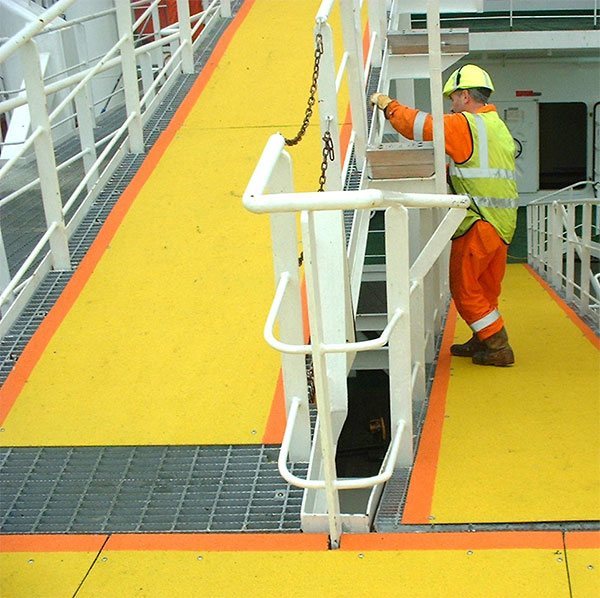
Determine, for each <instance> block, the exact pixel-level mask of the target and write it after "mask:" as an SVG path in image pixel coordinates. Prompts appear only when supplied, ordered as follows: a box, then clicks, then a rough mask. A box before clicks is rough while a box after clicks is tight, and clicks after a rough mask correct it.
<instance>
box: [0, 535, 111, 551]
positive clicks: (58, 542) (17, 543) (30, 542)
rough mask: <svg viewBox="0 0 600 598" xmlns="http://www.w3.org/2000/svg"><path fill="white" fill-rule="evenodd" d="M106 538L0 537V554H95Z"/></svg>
mask: <svg viewBox="0 0 600 598" xmlns="http://www.w3.org/2000/svg"><path fill="white" fill-rule="evenodd" d="M107 538H108V536H107V535H106V534H102V535H100V534H98V535H94V534H81V535H78V534H77V535H68V534H60V535H58V534H57V535H45V534H44V535H41V534H40V535H37V534H27V535H14V536H12V535H10V536H3V535H0V552H97V551H99V550H100V549H101V548H102V546H103V545H104V543H105V542H106V539H107Z"/></svg>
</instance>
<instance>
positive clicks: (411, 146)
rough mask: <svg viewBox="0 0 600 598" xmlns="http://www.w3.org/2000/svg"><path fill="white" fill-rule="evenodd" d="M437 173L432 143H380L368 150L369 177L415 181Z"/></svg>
mask: <svg viewBox="0 0 600 598" xmlns="http://www.w3.org/2000/svg"><path fill="white" fill-rule="evenodd" d="M434 173H435V164H434V155H433V143H432V142H431V141H401V142H396V143H380V144H379V145H377V146H373V147H369V148H367V177H368V178H370V179H372V180H379V179H384V180H385V179H408V178H410V179H414V178H425V177H431V176H433V175H434Z"/></svg>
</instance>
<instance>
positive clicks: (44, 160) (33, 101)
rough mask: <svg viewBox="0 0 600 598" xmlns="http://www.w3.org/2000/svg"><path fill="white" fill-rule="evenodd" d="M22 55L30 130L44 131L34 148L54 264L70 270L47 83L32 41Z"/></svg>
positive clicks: (38, 137) (59, 268)
mask: <svg viewBox="0 0 600 598" xmlns="http://www.w3.org/2000/svg"><path fill="white" fill-rule="evenodd" d="M21 56H22V57H23V71H24V77H23V78H24V80H25V89H26V92H27V104H28V106H29V112H30V114H31V130H32V131H35V130H36V129H38V128H41V129H42V134H41V135H38V136H37V138H36V139H35V141H34V147H35V157H36V160H37V165H38V173H39V176H40V187H41V191H42V201H43V204H44V213H45V215H46V225H47V226H48V227H50V226H51V225H52V224H53V223H54V222H56V223H57V224H58V226H57V227H56V228H55V230H54V233H53V234H52V236H51V237H50V252H51V254H52V264H53V267H54V269H55V270H70V269H71V260H70V257H69V243H68V239H67V232H66V229H65V222H64V219H63V213H62V201H61V195H60V184H59V181H58V172H57V170H56V160H55V157H54V143H53V141H52V131H51V129H50V118H49V116H48V106H47V104H46V94H45V92H44V81H43V79H42V71H41V69H40V62H39V53H38V50H37V47H36V45H35V43H34V42H33V41H32V40H29V41H28V42H26V43H25V44H24V45H23V48H22V50H21Z"/></svg>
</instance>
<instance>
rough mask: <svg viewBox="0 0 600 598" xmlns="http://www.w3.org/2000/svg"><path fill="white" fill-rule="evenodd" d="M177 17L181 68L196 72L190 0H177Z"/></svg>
mask: <svg viewBox="0 0 600 598" xmlns="http://www.w3.org/2000/svg"><path fill="white" fill-rule="evenodd" d="M177 18H178V19H179V44H180V45H181V46H183V50H181V70H182V72H183V73H187V74H190V73H193V72H194V50H193V48H192V26H191V23H190V5H189V2H188V0H177Z"/></svg>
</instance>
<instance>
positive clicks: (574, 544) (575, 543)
mask: <svg viewBox="0 0 600 598" xmlns="http://www.w3.org/2000/svg"><path fill="white" fill-rule="evenodd" d="M565 546H566V547H567V550H568V549H569V548H573V549H575V548H597V549H600V531H597V530H594V531H589V532H567V533H566V534H565Z"/></svg>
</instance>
